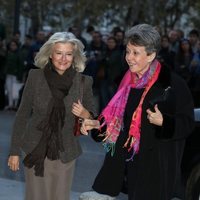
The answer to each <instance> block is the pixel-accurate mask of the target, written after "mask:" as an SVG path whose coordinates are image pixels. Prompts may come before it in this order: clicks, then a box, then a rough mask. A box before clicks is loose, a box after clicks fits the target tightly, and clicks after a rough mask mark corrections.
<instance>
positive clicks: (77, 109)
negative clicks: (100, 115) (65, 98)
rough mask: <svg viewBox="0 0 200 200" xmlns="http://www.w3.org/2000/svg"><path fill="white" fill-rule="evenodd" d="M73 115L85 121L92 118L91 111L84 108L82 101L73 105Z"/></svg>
mask: <svg viewBox="0 0 200 200" xmlns="http://www.w3.org/2000/svg"><path fill="white" fill-rule="evenodd" d="M72 113H73V114H74V115H75V116H77V117H80V118H84V119H89V118H90V113H89V111H88V110H87V109H86V108H84V106H83V105H82V103H81V101H80V100H78V102H77V103H75V102H74V103H73V105H72Z"/></svg>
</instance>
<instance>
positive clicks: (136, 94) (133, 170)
mask: <svg viewBox="0 0 200 200" xmlns="http://www.w3.org/2000/svg"><path fill="white" fill-rule="evenodd" d="M125 43H126V55H125V59H126V62H127V63H128V66H129V69H128V70H127V72H126V74H125V75H124V77H123V79H122V81H121V83H120V85H119V88H118V91H117V92H116V94H115V95H114V96H113V98H112V99H111V100H110V102H109V103H108V104H107V106H106V107H105V108H104V110H103V111H102V112H101V114H100V115H99V117H98V118H97V119H96V120H94V119H93V120H91V119H85V120H84V122H83V123H82V127H81V132H82V133H83V134H85V135H87V134H88V131H89V130H91V136H92V138H93V139H94V140H95V141H97V142H101V141H102V143H103V145H104V148H105V150H106V152H107V153H106V156H105V160H104V162H103V165H102V167H101V169H100V171H99V172H98V174H97V176H96V178H95V180H94V183H93V185H92V189H93V191H90V192H85V193H82V194H81V195H80V199H81V200H86V199H87V200H97V199H101V200H111V199H115V198H116V197H117V196H118V195H119V193H120V192H121V191H122V188H123V186H124V184H125V183H126V186H127V193H128V199H129V200H147V199H151V200H171V199H173V198H174V197H177V198H180V199H184V197H183V196H184V190H182V189H183V185H182V180H181V159H182V154H183V150H184V144H185V139H186V138H187V137H188V136H189V135H190V133H191V132H192V130H193V127H194V111H193V109H194V106H193V100H192V95H191V93H190V90H189V88H188V86H187V84H186V82H185V81H184V80H183V79H182V78H181V77H180V76H178V75H177V74H175V73H174V72H173V71H172V70H171V69H170V68H168V67H167V66H165V65H164V64H162V63H160V62H159V61H158V60H157V58H156V56H157V54H158V51H159V49H160V34H159V33H158V32H157V30H156V29H155V28H154V27H152V26H151V25H149V24H138V25H136V26H133V27H132V28H131V29H130V30H128V31H127V33H126V36H125Z"/></svg>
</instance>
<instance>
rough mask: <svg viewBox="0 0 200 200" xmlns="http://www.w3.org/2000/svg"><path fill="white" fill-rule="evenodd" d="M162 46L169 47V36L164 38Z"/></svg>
mask: <svg viewBox="0 0 200 200" xmlns="http://www.w3.org/2000/svg"><path fill="white" fill-rule="evenodd" d="M161 46H162V47H163V48H167V47H169V40H168V39H167V38H162V41H161Z"/></svg>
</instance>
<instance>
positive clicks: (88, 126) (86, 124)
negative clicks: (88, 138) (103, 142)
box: [81, 119, 100, 135]
mask: <svg viewBox="0 0 200 200" xmlns="http://www.w3.org/2000/svg"><path fill="white" fill-rule="evenodd" d="M99 128H100V122H99V121H98V120H92V119H84V120H83V122H82V126H81V133H82V134H83V135H88V131H90V130H92V129H99Z"/></svg>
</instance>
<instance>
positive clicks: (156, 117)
mask: <svg viewBox="0 0 200 200" xmlns="http://www.w3.org/2000/svg"><path fill="white" fill-rule="evenodd" d="M154 109H155V112H152V111H151V110H150V109H147V119H148V120H149V122H150V123H151V124H155V125H157V126H162V124H163V115H162V113H161V112H160V110H159V109H158V105H157V104H156V105H155V106H154Z"/></svg>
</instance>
